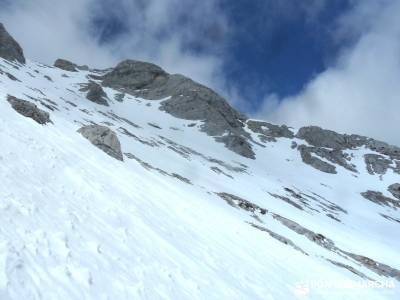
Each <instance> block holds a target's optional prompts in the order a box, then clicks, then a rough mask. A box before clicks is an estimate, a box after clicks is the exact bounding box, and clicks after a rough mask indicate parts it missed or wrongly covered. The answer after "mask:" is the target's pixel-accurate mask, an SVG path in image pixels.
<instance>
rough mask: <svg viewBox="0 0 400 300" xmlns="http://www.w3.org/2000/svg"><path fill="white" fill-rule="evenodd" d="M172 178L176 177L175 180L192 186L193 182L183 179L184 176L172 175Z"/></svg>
mask: <svg viewBox="0 0 400 300" xmlns="http://www.w3.org/2000/svg"><path fill="white" fill-rule="evenodd" d="M171 177H174V178H176V179H178V180H180V181H182V182H184V183H187V184H192V182H191V181H190V180H189V179H187V178H186V177H183V176H182V175H179V174H176V173H172V174H171Z"/></svg>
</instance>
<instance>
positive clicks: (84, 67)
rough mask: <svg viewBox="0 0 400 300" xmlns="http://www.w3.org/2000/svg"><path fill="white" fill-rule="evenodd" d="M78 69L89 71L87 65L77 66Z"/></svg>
mask: <svg viewBox="0 0 400 300" xmlns="http://www.w3.org/2000/svg"><path fill="white" fill-rule="evenodd" d="M77 68H78V70H81V71H89V67H88V66H87V65H83V66H77Z"/></svg>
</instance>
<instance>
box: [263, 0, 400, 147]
mask: <svg viewBox="0 0 400 300" xmlns="http://www.w3.org/2000/svg"><path fill="white" fill-rule="evenodd" d="M339 24H340V26H339V28H338V30H337V32H336V33H337V35H338V38H340V39H343V38H345V37H349V36H350V37H351V38H353V39H354V38H357V40H356V42H355V43H353V44H352V46H351V47H350V48H348V49H345V50H343V52H342V54H341V55H340V57H339V58H338V59H337V61H336V63H335V64H334V65H333V66H332V67H330V68H328V69H327V70H326V71H324V72H323V73H321V74H319V75H317V76H316V77H315V78H314V79H313V80H311V81H310V82H309V83H308V84H307V85H306V86H305V87H304V90H303V91H302V92H301V93H300V94H298V95H296V96H294V97H289V98H286V99H281V100H279V101H278V99H277V98H276V97H275V96H273V95H272V96H271V95H270V96H267V98H266V99H265V101H264V107H263V109H262V110H261V112H259V113H258V115H257V117H261V118H267V119H268V120H270V121H273V122H277V123H286V124H289V125H292V126H304V125H310V124H316V125H320V126H323V127H326V128H331V129H334V130H338V131H341V132H348V133H359V134H364V135H367V136H372V137H375V138H378V139H381V140H385V141H388V142H390V143H394V144H398V145H400V134H399V130H398V128H399V126H400V1H360V2H357V4H356V6H355V7H354V9H353V10H352V11H351V12H349V13H348V14H347V15H346V16H344V17H343V18H342V19H341V20H340V22H339Z"/></svg>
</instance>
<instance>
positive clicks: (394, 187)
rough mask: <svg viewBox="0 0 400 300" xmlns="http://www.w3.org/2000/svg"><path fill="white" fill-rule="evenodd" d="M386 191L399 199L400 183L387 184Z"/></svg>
mask: <svg viewBox="0 0 400 300" xmlns="http://www.w3.org/2000/svg"><path fill="white" fill-rule="evenodd" d="M388 191H389V192H390V193H391V194H392V195H393V197H395V198H397V199H399V200H400V183H393V184H391V185H389V187H388Z"/></svg>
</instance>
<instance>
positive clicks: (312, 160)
mask: <svg viewBox="0 0 400 300" xmlns="http://www.w3.org/2000/svg"><path fill="white" fill-rule="evenodd" d="M297 149H298V150H299V151H300V155H301V159H302V160H303V162H304V163H306V164H307V165H310V166H311V167H313V168H315V169H317V170H320V171H322V172H325V173H329V174H336V173H337V172H336V167H335V166H334V165H331V164H329V163H327V162H325V161H323V160H321V159H319V158H318V157H316V156H313V155H312V153H313V152H314V150H313V148H312V147H307V146H305V145H300V146H298V147H297Z"/></svg>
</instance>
